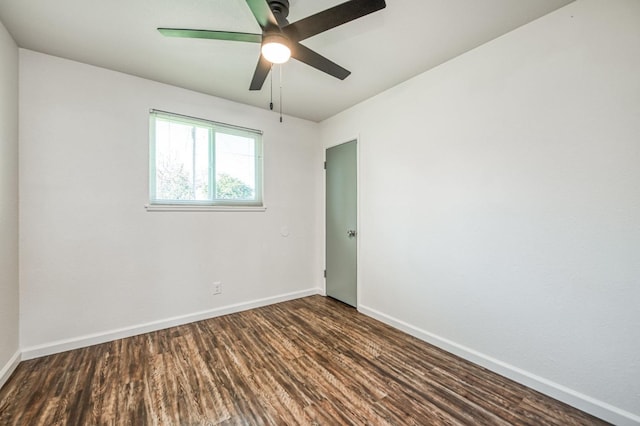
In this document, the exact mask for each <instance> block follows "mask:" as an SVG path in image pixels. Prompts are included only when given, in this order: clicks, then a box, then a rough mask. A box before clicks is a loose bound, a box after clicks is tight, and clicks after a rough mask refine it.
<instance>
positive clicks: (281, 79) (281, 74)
mask: <svg viewBox="0 0 640 426" xmlns="http://www.w3.org/2000/svg"><path fill="white" fill-rule="evenodd" d="M279 68H280V122H281V123H282V65H280V67H279Z"/></svg>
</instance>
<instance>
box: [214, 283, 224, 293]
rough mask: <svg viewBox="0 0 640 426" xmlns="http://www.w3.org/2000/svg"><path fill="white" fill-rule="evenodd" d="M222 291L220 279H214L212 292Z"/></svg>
mask: <svg viewBox="0 0 640 426" xmlns="http://www.w3.org/2000/svg"><path fill="white" fill-rule="evenodd" d="M220 293H222V283H221V282H220V281H216V282H214V283H213V294H220Z"/></svg>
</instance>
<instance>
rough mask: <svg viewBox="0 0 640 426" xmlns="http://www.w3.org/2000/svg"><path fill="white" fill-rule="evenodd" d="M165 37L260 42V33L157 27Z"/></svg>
mask: <svg viewBox="0 0 640 426" xmlns="http://www.w3.org/2000/svg"><path fill="white" fill-rule="evenodd" d="M158 31H160V33H162V35H164V36H167V37H186V38H206V39H211V40H231V41H247V42H250V43H261V42H262V34H251V33H235V32H231V31H209V30H188V29H181V28H158Z"/></svg>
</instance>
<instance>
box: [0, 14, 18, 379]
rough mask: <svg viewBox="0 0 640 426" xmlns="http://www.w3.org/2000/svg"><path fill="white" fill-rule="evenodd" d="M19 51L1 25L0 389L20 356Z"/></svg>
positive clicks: (0, 23)
mask: <svg viewBox="0 0 640 426" xmlns="http://www.w3.org/2000/svg"><path fill="white" fill-rule="evenodd" d="M18 308H19V303H18V48H17V46H16V44H15V43H14V41H13V39H12V38H11V36H10V35H9V33H8V32H7V30H6V29H5V27H4V25H3V24H2V22H0V386H2V384H3V383H4V382H5V381H6V379H7V378H8V376H9V375H10V373H11V372H12V371H13V369H14V368H15V366H16V364H17V362H18V361H19V353H18Z"/></svg>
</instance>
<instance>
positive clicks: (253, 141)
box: [149, 111, 262, 207]
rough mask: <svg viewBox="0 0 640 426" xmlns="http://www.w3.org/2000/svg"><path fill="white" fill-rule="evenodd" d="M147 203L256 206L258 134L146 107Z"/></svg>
mask: <svg viewBox="0 0 640 426" xmlns="http://www.w3.org/2000/svg"><path fill="white" fill-rule="evenodd" d="M150 139H151V142H150V151H149V152H150V176H149V189H150V195H149V198H150V202H151V207H153V206H154V205H156V206H158V205H163V206H164V205H173V206H196V207H198V206H199V207H206V206H231V207H234V206H235V207H242V206H257V207H260V206H262V132H260V131H258V130H251V129H244V128H240V127H235V126H230V125H226V124H220V123H215V122H212V121H207V120H201V119H197V118H191V117H186V116H181V115H177V114H170V113H167V112H160V111H151V116H150Z"/></svg>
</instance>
